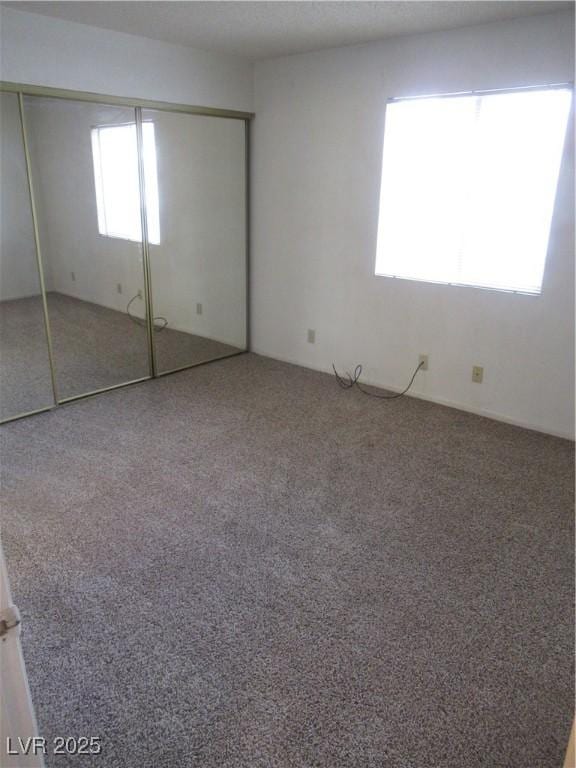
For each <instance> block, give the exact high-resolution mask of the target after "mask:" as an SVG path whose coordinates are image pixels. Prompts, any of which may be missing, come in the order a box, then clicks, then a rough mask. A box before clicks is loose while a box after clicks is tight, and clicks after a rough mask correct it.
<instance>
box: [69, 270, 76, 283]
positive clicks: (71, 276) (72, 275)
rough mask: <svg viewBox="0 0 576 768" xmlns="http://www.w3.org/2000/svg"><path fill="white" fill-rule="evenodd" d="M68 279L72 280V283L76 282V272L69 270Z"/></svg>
mask: <svg viewBox="0 0 576 768" xmlns="http://www.w3.org/2000/svg"><path fill="white" fill-rule="evenodd" d="M70 280H72V282H73V283H75V282H76V272H70Z"/></svg>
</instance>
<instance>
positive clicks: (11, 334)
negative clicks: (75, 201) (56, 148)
mask: <svg viewBox="0 0 576 768" xmlns="http://www.w3.org/2000/svg"><path fill="white" fill-rule="evenodd" d="M53 404H54V393H53V388H52V380H51V374H50V361H49V357H48V344H47V335H46V326H45V317H44V307H43V298H42V291H41V280H40V272H39V270H38V261H37V252H36V242H35V237H34V224H33V218H32V210H31V204H30V194H29V188H28V177H27V173H26V155H25V151H24V143H23V136H22V129H21V124H20V111H19V103H18V95H17V94H15V93H0V420H5V419H10V418H13V417H15V416H19V415H21V414H24V413H28V412H30V411H35V410H39V409H42V408H47V407H50V406H51V405H53Z"/></svg>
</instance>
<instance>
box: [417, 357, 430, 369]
mask: <svg viewBox="0 0 576 768" xmlns="http://www.w3.org/2000/svg"><path fill="white" fill-rule="evenodd" d="M418 364H419V365H420V370H421V371H427V370H428V355H418Z"/></svg>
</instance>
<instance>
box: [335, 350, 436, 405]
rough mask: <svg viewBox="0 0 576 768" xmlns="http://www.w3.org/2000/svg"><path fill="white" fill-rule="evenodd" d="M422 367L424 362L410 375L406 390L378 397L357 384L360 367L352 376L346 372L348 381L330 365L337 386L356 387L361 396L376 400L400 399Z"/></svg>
mask: <svg viewBox="0 0 576 768" xmlns="http://www.w3.org/2000/svg"><path fill="white" fill-rule="evenodd" d="M423 365H424V361H423V360H422V361H421V362H419V363H418V367H417V368H416V370H415V371H414V373H413V374H412V378H411V379H410V382H409V384H408V386H407V387H406V389H403V390H402V392H396V393H395V394H394V395H379V394H377V393H376V392H369V391H368V390H367V389H364V387H363V386H362V385H361V384H360V383H359V381H358V380H359V378H360V374H361V373H362V366H361V365H357V366H356V368H354V375H352V374H350V373H349V372H348V371H346V375H347V376H348V381H346V379H344V378H343V377H342V376H340V375H339V374H338V371H337V370H336V366H335V365H334V363H332V370H333V371H334V376H335V377H336V381H337V382H338V386H339V387H342V389H352V387H357V388H358V389H359V390H360V392H362V394H363V395H368V397H375V398H376V399H377V400H395V399H396V398H398V397H402V396H403V395H405V394H406V392H408V390H409V389H410V387H411V386H412V384H413V383H414V379H415V378H416V374H417V373H418V371H419V370H420V368H422V366H423Z"/></svg>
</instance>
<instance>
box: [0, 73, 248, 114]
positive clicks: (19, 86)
mask: <svg viewBox="0 0 576 768" xmlns="http://www.w3.org/2000/svg"><path fill="white" fill-rule="evenodd" d="M0 91H7V92H9V93H22V94H24V95H25V96H46V97H49V98H52V99H73V100H74V101H91V102H95V103H97V104H107V105H109V106H111V107H142V109H158V110H162V111H164V112H183V113H185V114H188V115H206V116H208V117H227V118H228V119H232V120H251V119H252V118H253V117H254V113H253V112H241V111H238V110H235V109H218V108H217V107H198V106H191V105H189V104H172V103H171V102H168V101H151V100H150V99H133V98H125V97H124V96H111V95H110V94H106V93H93V92H91V91H73V90H70V89H68V88H51V87H49V86H44V85H27V84H26V83H11V82H8V81H5V80H0Z"/></svg>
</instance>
